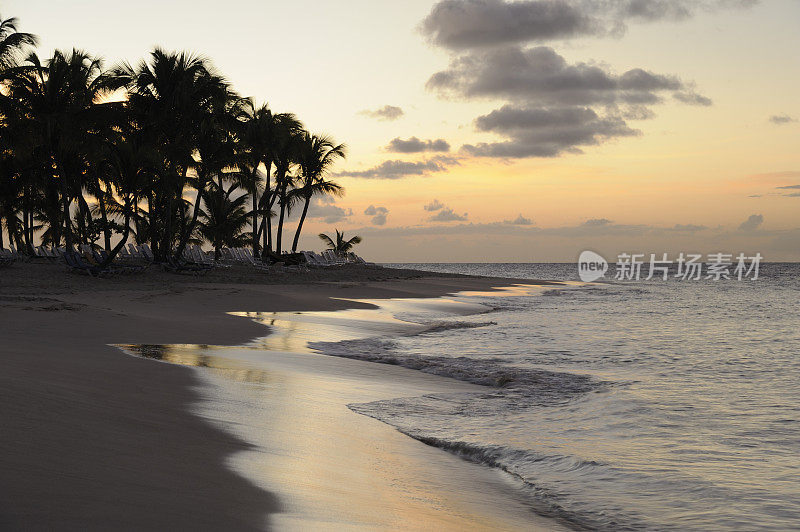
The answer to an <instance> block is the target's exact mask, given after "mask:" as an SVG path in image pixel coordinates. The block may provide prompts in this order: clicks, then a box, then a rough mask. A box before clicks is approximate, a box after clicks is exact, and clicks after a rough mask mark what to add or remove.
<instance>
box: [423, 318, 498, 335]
mask: <svg viewBox="0 0 800 532" xmlns="http://www.w3.org/2000/svg"><path fill="white" fill-rule="evenodd" d="M491 325H497V322H496V321H483V322H472V321H443V322H439V323H434V324H433V325H431V326H430V327H428V328H427V329H425V330H424V331H422V332H421V333H419V334H425V333H437V332H443V331H450V330H454V329H476V328H478V327H489V326H491Z"/></svg>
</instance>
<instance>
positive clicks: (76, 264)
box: [63, 251, 114, 277]
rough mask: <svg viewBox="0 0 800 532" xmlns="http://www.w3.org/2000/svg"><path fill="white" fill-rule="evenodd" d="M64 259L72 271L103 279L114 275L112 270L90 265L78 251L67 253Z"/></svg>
mask: <svg viewBox="0 0 800 532" xmlns="http://www.w3.org/2000/svg"><path fill="white" fill-rule="evenodd" d="M63 257H64V262H65V263H66V264H67V266H68V267H69V268H70V269H71V270H72V271H77V272H82V273H88V274H89V275H92V276H94V277H103V276H106V275H111V274H113V273H114V272H113V271H112V270H111V269H110V268H100V267H99V266H95V265H93V264H88V263H87V262H86V261H84V260H83V257H81V255H80V253H78V252H77V251H65V252H64V255H63Z"/></svg>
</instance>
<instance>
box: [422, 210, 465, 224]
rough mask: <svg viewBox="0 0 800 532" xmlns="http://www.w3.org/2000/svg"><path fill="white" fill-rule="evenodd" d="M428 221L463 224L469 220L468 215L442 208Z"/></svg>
mask: <svg viewBox="0 0 800 532" xmlns="http://www.w3.org/2000/svg"><path fill="white" fill-rule="evenodd" d="M428 219H429V220H430V221H432V222H463V221H464V220H466V219H467V213H464V214H458V213H456V212H455V211H454V210H453V209H451V208H450V207H442V208H441V209H440V210H439V212H437V213H436V214H434V215H433V216H431V217H430V218H428Z"/></svg>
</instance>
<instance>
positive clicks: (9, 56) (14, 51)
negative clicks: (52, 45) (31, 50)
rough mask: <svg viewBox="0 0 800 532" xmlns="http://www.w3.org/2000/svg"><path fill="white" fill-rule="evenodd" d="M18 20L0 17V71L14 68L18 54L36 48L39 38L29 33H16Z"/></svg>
mask: <svg viewBox="0 0 800 532" xmlns="http://www.w3.org/2000/svg"><path fill="white" fill-rule="evenodd" d="M17 22H18V20H17V19H16V18H14V17H11V18H7V19H3V17H1V16H0V70H2V71H5V70H6V69H7V68H10V67H15V66H16V65H17V63H18V60H19V59H20V57H19V55H20V53H21V52H22V51H23V50H25V49H26V48H28V47H31V46H36V44H37V43H38V41H39V38H38V37H37V36H36V35H33V34H31V33H23V32H19V31H17Z"/></svg>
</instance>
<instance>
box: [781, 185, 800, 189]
mask: <svg viewBox="0 0 800 532" xmlns="http://www.w3.org/2000/svg"><path fill="white" fill-rule="evenodd" d="M777 188H780V189H787V188H800V185H787V186H785V187H777Z"/></svg>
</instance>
